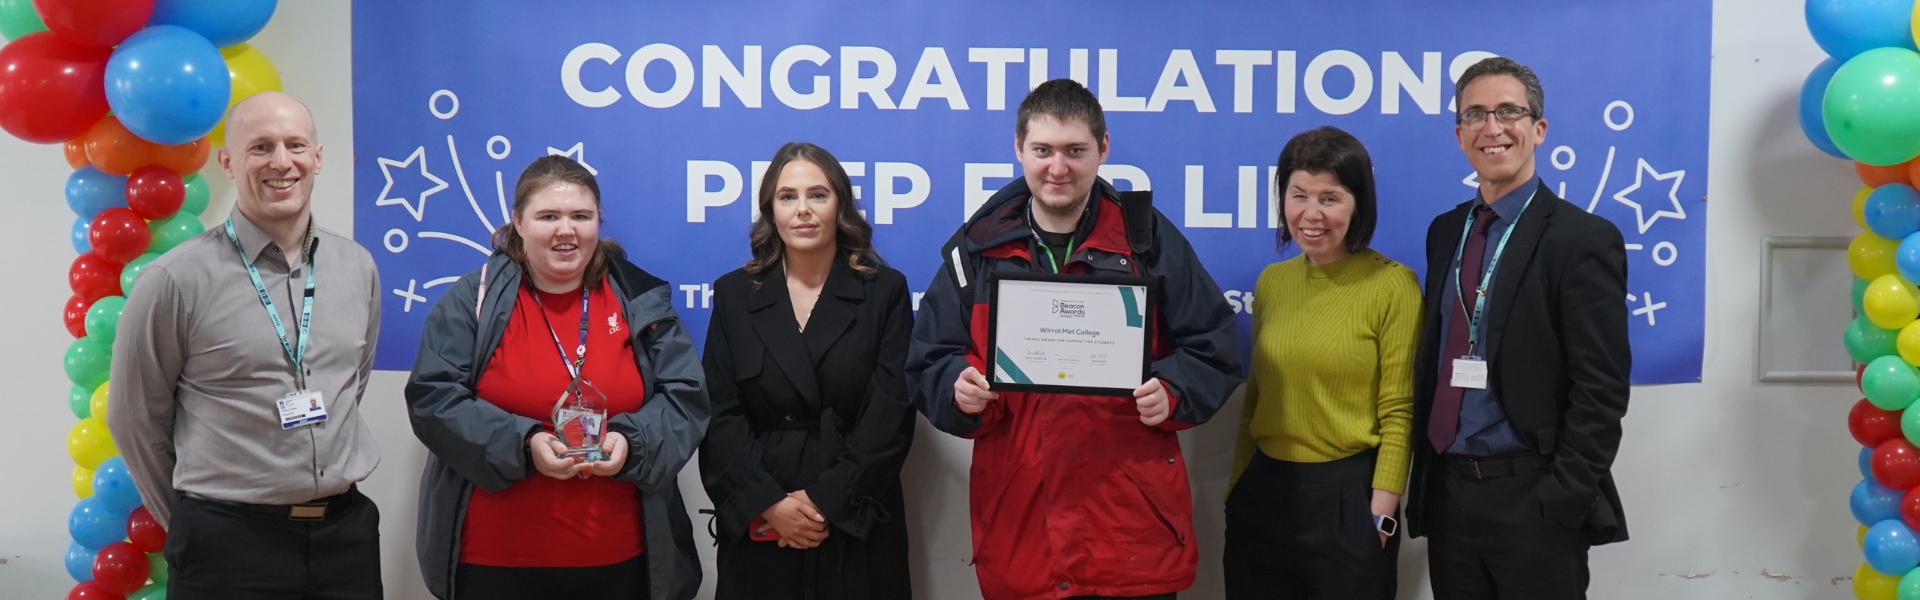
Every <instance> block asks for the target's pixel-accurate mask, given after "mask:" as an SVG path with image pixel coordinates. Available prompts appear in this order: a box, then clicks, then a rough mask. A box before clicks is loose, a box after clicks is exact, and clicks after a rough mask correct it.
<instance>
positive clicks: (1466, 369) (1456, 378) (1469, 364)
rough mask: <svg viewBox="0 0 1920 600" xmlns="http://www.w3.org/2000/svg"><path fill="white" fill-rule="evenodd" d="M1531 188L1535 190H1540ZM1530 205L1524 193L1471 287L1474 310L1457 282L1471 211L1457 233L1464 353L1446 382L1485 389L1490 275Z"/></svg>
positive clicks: (1455, 267)
mask: <svg viewBox="0 0 1920 600" xmlns="http://www.w3.org/2000/svg"><path fill="white" fill-rule="evenodd" d="M1539 191H1540V190H1539V188H1534V193H1536V194H1538V193H1539ZM1532 204H1533V196H1531V195H1529V196H1527V201H1526V203H1525V204H1521V205H1520V213H1519V214H1518V215H1515V216H1514V218H1513V223H1511V224H1508V225H1507V230H1506V231H1504V232H1501V234H1500V244H1499V245H1498V246H1495V247H1494V249H1493V259H1492V260H1491V261H1489V262H1488V263H1487V269H1486V271H1485V272H1483V273H1481V274H1480V285H1479V287H1476V288H1474V293H1473V310H1471V311H1469V310H1467V294H1466V290H1464V289H1462V287H1461V286H1462V284H1463V283H1464V282H1462V281H1460V261H1461V259H1462V257H1463V256H1464V255H1465V254H1466V250H1467V239H1468V237H1469V236H1470V235H1472V233H1473V218H1474V217H1473V212H1472V211H1468V212H1467V223H1466V226H1465V227H1464V228H1463V229H1462V230H1461V232H1460V244H1459V245H1457V246H1454V251H1453V284H1454V292H1453V295H1454V297H1455V298H1458V299H1459V300H1460V312H1461V313H1463V314H1464V315H1465V317H1466V319H1467V355H1466V356H1462V357H1459V358H1455V359H1453V377H1452V380H1451V382H1450V383H1449V384H1448V385H1451V386H1453V387H1457V388H1464V389H1469V390H1484V389H1487V359H1486V357H1485V355H1484V354H1483V353H1482V352H1481V351H1480V324H1481V322H1482V321H1483V319H1485V317H1486V313H1487V296H1488V295H1489V294H1490V293H1491V292H1492V290H1493V275H1494V272H1495V271H1497V270H1499V268H1500V259H1501V257H1502V255H1504V254H1506V250H1507V240H1508V239H1509V238H1511V237H1513V230H1514V229H1516V228H1518V227H1519V225H1520V216H1521V215H1525V214H1526V212H1527V207H1528V206H1530V205H1532Z"/></svg>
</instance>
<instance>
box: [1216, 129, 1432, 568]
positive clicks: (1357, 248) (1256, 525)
mask: <svg viewBox="0 0 1920 600" xmlns="http://www.w3.org/2000/svg"><path fill="white" fill-rule="evenodd" d="M1274 184H1275V185H1277V186H1279V188H1280V191H1281V198H1282V200H1281V202H1282V206H1283V208H1284V210H1285V215H1286V227H1284V228H1282V229H1281V230H1280V232H1279V237H1280V242H1279V244H1280V246H1281V247H1282V248H1285V247H1286V246H1287V245H1288V244H1296V245H1298V246H1299V247H1300V252H1301V253H1300V256H1296V257H1294V258H1291V259H1288V260H1284V261H1281V262H1277V263H1274V264H1271V265H1268V266H1267V268H1266V270H1265V271H1264V272H1262V273H1261V274H1260V282H1259V284H1258V286H1257V287H1256V288H1255V292H1254V297H1255V298H1258V299H1259V300H1258V302H1257V303H1256V304H1255V305H1254V310H1253V369H1252V373H1253V375H1252V377H1251V378H1249V379H1248V380H1247V391H1246V400H1245V404H1244V405H1243V408H1242V409H1241V414H1240V433H1239V439H1240V441H1239V449H1238V452H1236V453H1235V455H1234V466H1233V481H1232V483H1231V484H1230V485H1229V488H1228V489H1229V490H1230V491H1229V493H1228V494H1229V495H1228V498H1227V541H1226V552H1225V557H1224V563H1225V570H1226V584H1227V597H1228V598H1230V599H1241V598H1379V599H1388V598H1392V597H1393V596H1394V587H1395V585H1394V584H1395V573H1394V567H1395V560H1396V557H1397V555H1398V554H1399V539H1398V538H1397V537H1395V536H1394V533H1395V529H1396V528H1397V526H1398V523H1397V520H1396V515H1397V513H1398V510H1399V506H1400V493H1401V492H1402V491H1404V490H1405V488H1406V482H1407V463H1408V457H1409V448H1410V447H1409V445H1408V444H1409V440H1410V439H1411V433H1412V428H1413V425H1412V410H1413V367H1412V362H1413V353H1414V345H1415V343H1416V342H1418V340H1419V325H1420V284H1419V282H1418V281H1417V280H1416V279H1415V277H1414V274H1413V270H1412V269H1409V268H1407V267H1406V266H1405V265H1401V264H1400V263H1397V262H1394V261H1393V260H1391V259H1388V258H1387V257H1385V256H1382V255H1381V254H1380V253H1378V252H1375V251H1373V250H1370V249H1368V248H1367V243H1368V241H1369V240H1370V239H1371V238H1372V237H1373V229H1374V222H1375V220H1376V219H1377V216H1378V214H1379V210H1378V208H1377V207H1376V206H1375V202H1374V185H1373V161H1372V159H1370V158H1369V157H1368V156H1367V150H1366V148H1365V147H1364V146H1362V145H1361V144H1360V140H1357V139H1354V137H1353V136H1352V135H1350V134H1348V133H1347V132H1345V131H1341V130H1339V129H1336V128H1333V127H1321V128H1319V129H1314V130H1312V131H1307V132H1304V133H1301V134H1299V135H1296V136H1294V137H1293V139H1292V140H1289V141H1288V142H1287V145H1286V148H1285V149H1283V150H1281V151H1280V161H1279V165H1278V168H1277V169H1276V170H1275V181H1274Z"/></svg>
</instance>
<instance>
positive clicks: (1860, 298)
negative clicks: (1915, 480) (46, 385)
mask: <svg viewBox="0 0 1920 600" xmlns="http://www.w3.org/2000/svg"><path fill="white" fill-rule="evenodd" d="M120 289H123V290H124V289H129V288H128V287H127V285H126V282H121V283H120ZM1866 298H1867V280H1865V279H1861V278H1858V277H1855V278H1853V314H1856V315H1864V314H1867V309H1866V308H1865V306H1866V305H1865V304H1864V303H1863V302H1864V301H1865V300H1866ZM1862 362H1865V361H1862Z"/></svg>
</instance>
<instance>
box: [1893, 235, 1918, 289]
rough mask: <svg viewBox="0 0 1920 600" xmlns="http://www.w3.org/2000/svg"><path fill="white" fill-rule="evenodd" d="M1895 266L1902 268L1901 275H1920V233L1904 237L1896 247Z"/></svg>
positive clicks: (1894, 252)
mask: <svg viewBox="0 0 1920 600" xmlns="http://www.w3.org/2000/svg"><path fill="white" fill-rule="evenodd" d="M1893 266H1894V268H1896V269H1899V270H1900V276H1901V277H1913V276H1916V275H1920V233H1915V234H1912V235H1908V236H1907V237H1905V238H1902V239H1901V240H1900V245H1899V246H1896V247H1894V249H1893ZM1907 281H1913V280H1912V279H1908V280H1907Z"/></svg>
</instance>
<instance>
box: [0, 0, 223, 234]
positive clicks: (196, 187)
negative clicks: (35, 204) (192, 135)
mask: <svg viewBox="0 0 1920 600" xmlns="http://www.w3.org/2000/svg"><path fill="white" fill-rule="evenodd" d="M0 1H4V0H0ZM180 183H184V184H186V186H187V199H186V200H185V201H183V202H181V203H180V212H183V213H187V214H190V215H193V216H196V217H197V216H200V213H202V212H206V210H207V202H208V201H210V200H212V199H213V192H212V191H211V190H208V189H207V180H205V179H202V178H201V177H200V174H199V173H194V174H192V175H188V176H187V177H186V178H185V179H181V180H180Z"/></svg>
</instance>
